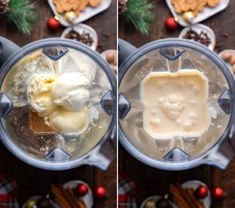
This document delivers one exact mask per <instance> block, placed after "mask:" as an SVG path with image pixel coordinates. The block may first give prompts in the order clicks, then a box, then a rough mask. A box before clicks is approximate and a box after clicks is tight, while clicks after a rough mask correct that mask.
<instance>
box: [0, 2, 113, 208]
mask: <svg viewBox="0 0 235 208" xmlns="http://www.w3.org/2000/svg"><path fill="white" fill-rule="evenodd" d="M35 3H36V7H37V13H38V20H37V22H36V24H35V26H34V29H33V32H32V34H31V35H23V34H21V33H20V32H19V31H18V30H17V29H16V28H15V27H14V26H12V25H10V24H7V23H6V21H5V20H4V19H3V18H1V19H0V36H5V37H7V38H8V39H10V40H12V41H14V42H15V43H17V44H18V45H19V46H24V45H25V44H27V43H30V42H32V41H35V40H38V39H42V38H48V37H59V36H60V34H61V33H62V31H63V29H64V28H61V29H60V30H59V31H55V32H52V31H49V30H48V28H47V26H46V22H47V19H48V18H49V17H51V16H53V14H52V12H51V10H50V9H49V6H48V4H47V1H46V0H36V1H35ZM116 8H117V7H116V0H113V1H112V5H111V7H110V8H109V9H108V10H107V11H105V12H103V13H101V14H98V15H97V16H95V17H93V18H91V19H90V20H87V21H86V22H85V24H89V25H91V26H92V27H93V28H95V30H96V31H97V33H98V37H99V44H100V45H101V46H102V47H99V51H103V50H106V49H110V48H116V33H117V29H116V28H117V27H116V26H117V23H116V22H117V19H116ZM110 17H112V18H110ZM0 172H5V173H8V174H10V175H11V176H12V177H14V178H15V179H16V180H17V182H18V185H19V201H20V203H21V204H22V203H23V202H24V201H25V200H26V199H27V198H28V197H30V196H32V195H38V194H43V195H44V194H46V193H47V192H48V191H49V190H50V185H51V184H52V183H58V182H60V183H63V182H66V181H68V180H72V179H79V180H84V181H85V182H87V183H88V184H89V185H90V186H91V187H92V188H93V187H95V186H97V185H102V186H105V187H106V188H107V194H108V197H107V198H106V199H105V200H95V202H96V203H95V207H97V208H99V207H100V208H104V207H107V208H114V207H116V161H113V162H112V164H111V166H110V167H109V169H108V171H106V172H103V171H100V170H97V169H96V168H92V167H89V166H82V167H79V168H75V169H73V170H69V171H60V172H53V171H45V170H40V169H37V168H33V167H31V166H29V165H27V164H25V163H23V162H21V161H20V160H18V159H17V158H15V157H14V156H13V155H12V154H11V153H10V152H8V151H7V150H6V148H5V147H4V146H3V145H2V144H1V145H0Z"/></svg>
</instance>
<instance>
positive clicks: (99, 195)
mask: <svg viewBox="0 0 235 208" xmlns="http://www.w3.org/2000/svg"><path fill="white" fill-rule="evenodd" d="M95 196H96V197H97V198H104V197H105V196H106V189H105V188H104V187H103V186H98V187H96V188H95Z"/></svg>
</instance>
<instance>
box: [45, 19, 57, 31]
mask: <svg viewBox="0 0 235 208" xmlns="http://www.w3.org/2000/svg"><path fill="white" fill-rule="evenodd" d="M47 26H48V28H49V29H51V30H58V29H59V28H60V22H59V20H58V18H57V17H50V18H49V19H48V20H47Z"/></svg>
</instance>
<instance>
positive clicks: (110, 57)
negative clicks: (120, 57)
mask: <svg viewBox="0 0 235 208" xmlns="http://www.w3.org/2000/svg"><path fill="white" fill-rule="evenodd" d="M115 56H116V54H115V52H114V51H111V52H108V53H107V55H106V60H107V62H108V63H110V64H114V62H115V59H116V57H115Z"/></svg>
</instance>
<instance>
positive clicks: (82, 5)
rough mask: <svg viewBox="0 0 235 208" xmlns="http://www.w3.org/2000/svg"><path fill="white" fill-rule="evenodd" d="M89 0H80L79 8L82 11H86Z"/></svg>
mask: <svg viewBox="0 0 235 208" xmlns="http://www.w3.org/2000/svg"><path fill="white" fill-rule="evenodd" d="M88 2H89V0H80V5H79V9H80V11H84V10H85V9H86V7H87V5H88Z"/></svg>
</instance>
